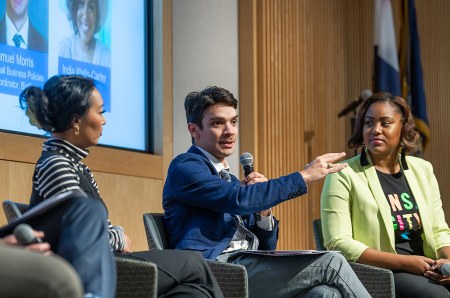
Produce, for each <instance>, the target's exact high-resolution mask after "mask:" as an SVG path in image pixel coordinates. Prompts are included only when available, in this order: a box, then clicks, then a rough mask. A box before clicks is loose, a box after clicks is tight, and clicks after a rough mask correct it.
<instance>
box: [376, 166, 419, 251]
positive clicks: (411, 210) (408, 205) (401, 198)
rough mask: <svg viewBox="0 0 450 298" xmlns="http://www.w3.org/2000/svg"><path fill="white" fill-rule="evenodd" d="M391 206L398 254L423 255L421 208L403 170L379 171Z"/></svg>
mask: <svg viewBox="0 0 450 298" xmlns="http://www.w3.org/2000/svg"><path fill="white" fill-rule="evenodd" d="M377 174H378V179H379V180H380V183H381V187H382V188H383V191H384V195H385V196H386V199H387V202H388V204H389V207H390V208H391V218H392V224H393V228H394V233H395V248H396V251H397V253H398V254H408V255H410V254H414V255H423V240H422V237H421V234H422V231H423V229H422V222H421V220H420V214H419V209H418V207H417V203H416V200H415V199H414V197H413V195H412V193H411V190H410V188H409V186H408V183H407V181H406V178H405V175H404V174H403V171H400V172H398V173H395V174H385V173H382V172H380V171H377Z"/></svg>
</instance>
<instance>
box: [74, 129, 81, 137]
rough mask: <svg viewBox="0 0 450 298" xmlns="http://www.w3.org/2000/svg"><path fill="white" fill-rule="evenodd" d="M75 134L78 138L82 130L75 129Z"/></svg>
mask: <svg viewBox="0 0 450 298" xmlns="http://www.w3.org/2000/svg"><path fill="white" fill-rule="evenodd" d="M74 133H75V135H76V136H77V135H79V134H80V129H79V128H77V127H75V132H74Z"/></svg>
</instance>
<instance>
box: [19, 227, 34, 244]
mask: <svg viewBox="0 0 450 298" xmlns="http://www.w3.org/2000/svg"><path fill="white" fill-rule="evenodd" d="M14 236H16V239H17V241H18V242H19V243H20V244H30V243H33V242H34V241H35V238H36V237H35V236H34V233H33V229H32V228H31V227H30V226H29V225H27V224H20V225H18V226H17V227H16V228H15V229H14Z"/></svg>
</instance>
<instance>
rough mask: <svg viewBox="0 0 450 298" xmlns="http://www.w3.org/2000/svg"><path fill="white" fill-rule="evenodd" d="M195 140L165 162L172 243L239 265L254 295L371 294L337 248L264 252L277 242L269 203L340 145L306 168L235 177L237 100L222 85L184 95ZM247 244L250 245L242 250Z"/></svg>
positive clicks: (319, 170)
mask: <svg viewBox="0 0 450 298" xmlns="http://www.w3.org/2000/svg"><path fill="white" fill-rule="evenodd" d="M184 105H185V110H186V118H187V123H188V130H189V132H190V134H191V137H192V140H193V146H192V147H191V148H190V149H189V150H188V151H187V152H186V153H183V154H180V155H179V156H177V157H176V158H175V159H174V160H173V161H172V163H171V164H170V166H169V170H168V175H167V179H166V182H165V185H164V190H163V207H164V211H165V220H166V226H167V228H168V231H169V236H170V245H171V246H172V248H176V249H189V250H197V251H200V252H202V254H203V256H204V257H205V258H208V259H216V260H219V261H224V262H230V263H236V264H241V265H244V266H245V267H246V268H247V272H248V278H249V291H250V296H253V297H297V296H302V297H303V296H304V297H313V296H317V297H342V296H343V297H370V295H369V294H368V292H367V291H366V289H365V288H364V286H363V285H362V284H361V282H360V281H359V279H358V278H357V277H356V275H355V273H354V272H353V270H352V269H351V268H350V266H349V265H348V263H347V262H346V260H345V259H344V258H343V257H342V256H341V255H340V254H338V253H326V254H315V255H293V256H276V257H275V256H266V255H258V254H253V253H248V250H255V249H259V250H274V249H275V248H276V244H277V240H278V221H277V219H276V218H275V217H274V216H273V214H272V211H271V209H270V208H271V207H273V206H276V205H278V204H279V203H281V202H283V201H287V200H290V199H294V198H296V197H298V196H301V195H302V194H305V193H306V192H307V185H308V184H310V183H312V182H314V181H317V180H320V179H322V178H324V177H325V176H326V175H327V174H330V173H334V172H338V171H340V170H341V169H343V168H344V167H346V164H333V162H334V161H336V160H338V159H340V158H342V157H343V156H345V153H328V154H325V155H322V156H320V157H317V158H316V159H315V160H314V161H312V162H311V163H309V164H308V165H307V166H306V168H305V169H304V170H303V171H300V172H295V173H292V174H290V175H287V176H283V177H280V178H278V179H270V180H268V179H267V178H266V177H264V175H262V174H260V173H257V172H252V173H250V174H249V175H247V176H246V177H245V179H244V180H243V181H239V180H238V178H236V177H235V176H233V175H230V174H229V173H228V170H229V166H228V163H227V161H226V157H228V156H230V155H231V154H232V153H233V151H234V149H235V143H236V140H237V137H238V129H237V124H238V114H237V111H236V109H237V105H238V101H237V100H236V99H235V98H234V96H233V94H231V93H230V92H229V91H227V90H225V89H223V88H220V87H209V88H206V89H205V90H202V91H200V92H191V93H190V94H188V95H187V97H186V99H185V103H184ZM245 251H247V253H245Z"/></svg>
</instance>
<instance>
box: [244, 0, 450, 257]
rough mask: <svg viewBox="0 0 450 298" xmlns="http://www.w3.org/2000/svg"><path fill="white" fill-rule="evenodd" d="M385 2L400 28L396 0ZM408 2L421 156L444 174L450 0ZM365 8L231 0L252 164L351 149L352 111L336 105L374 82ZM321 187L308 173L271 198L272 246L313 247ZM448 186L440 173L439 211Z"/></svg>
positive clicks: (286, 169) (280, 166)
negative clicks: (424, 117) (283, 196)
mask: <svg viewBox="0 0 450 298" xmlns="http://www.w3.org/2000/svg"><path fill="white" fill-rule="evenodd" d="M392 5H393V9H394V17H395V18H396V20H395V24H396V26H397V30H399V25H400V21H399V20H400V18H399V17H400V0H393V1H392ZM416 5H417V11H418V22H419V31H420V33H421V37H422V42H421V46H422V63H423V65H424V76H425V84H426V89H427V96H428V103H429V104H428V108H429V115H430V126H431V129H432V134H433V140H432V144H431V146H430V147H429V148H428V150H427V151H426V154H425V158H426V159H428V160H430V161H431V162H432V163H433V164H434V165H435V169H436V173H437V176H438V179H439V180H440V181H444V182H445V181H448V180H449V178H450V174H449V170H448V168H449V166H448V161H447V160H446V159H445V155H444V154H446V152H447V150H446V149H445V148H448V146H449V145H450V144H449V139H450V134H449V133H448V127H449V121H448V119H447V117H445V115H446V114H448V113H449V112H450V107H449V104H448V101H446V100H445V95H446V94H449V91H450V90H447V89H448V88H450V87H449V85H450V84H445V83H446V82H447V81H448V76H449V71H448V69H450V68H449V66H450V65H449V60H450V59H449V58H448V55H446V54H447V53H448V48H449V42H450V41H449V39H448V38H445V36H446V34H447V35H448V29H449V25H450V21H449V20H448V18H446V17H445V16H446V15H448V13H449V9H450V2H448V1H445V0H441V1H433V2H431V3H430V2H426V1H425V0H420V1H417V0H416ZM373 8H374V3H373V1H359V0H339V1H335V0H253V1H247V0H242V1H240V2H239V9H240V14H239V21H240V57H241V60H240V74H241V77H240V88H239V89H240V109H241V112H240V114H241V117H240V118H241V127H245V128H244V129H241V147H242V148H241V149H242V151H247V150H253V151H254V152H255V154H254V155H255V167H256V170H258V171H259V172H262V173H264V174H265V175H266V176H267V177H269V178H273V177H278V176H280V175H283V174H287V173H291V172H293V171H299V170H301V169H303V167H304V165H305V164H306V163H307V162H308V161H310V160H311V159H312V158H314V157H315V156H318V155H320V154H323V153H325V152H332V151H334V152H337V151H346V152H347V154H348V156H349V157H351V156H353V154H354V151H350V150H348V149H347V148H346V142H347V140H348V138H349V137H350V134H351V129H350V119H351V115H347V116H346V117H342V118H337V114H338V112H339V111H340V110H341V109H342V108H343V107H345V106H346V105H347V104H349V103H350V102H351V101H353V100H356V99H357V98H358V96H359V95H360V94H361V92H362V90H364V89H371V87H372V79H371V78H372V69H373V67H372V66H373V23H374V18H373V13H374V9H373ZM244 57H245V59H243V58H244ZM446 79H447V80H446ZM247 124H249V125H251V126H250V128H252V129H250V130H249V129H246V127H247V126H246V125H247ZM437 136H439V137H437ZM321 187H322V183H316V184H315V185H312V186H311V187H310V188H309V193H308V195H305V196H302V197H300V198H298V199H296V200H292V201H290V202H285V203H283V204H281V205H280V206H278V207H276V208H275V213H276V215H277V216H278V217H279V218H280V219H281V233H280V242H279V248H281V249H301V248H314V242H313V237H312V228H311V221H312V220H313V219H314V218H317V217H319V213H320V212H319V205H320V192H321ZM449 187H450V186H449V185H448V183H441V191H442V193H443V198H444V209H445V211H446V213H447V214H450V212H448V211H449V208H450V202H449V200H448V199H447V198H448V195H449V194H450V189H449Z"/></svg>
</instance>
